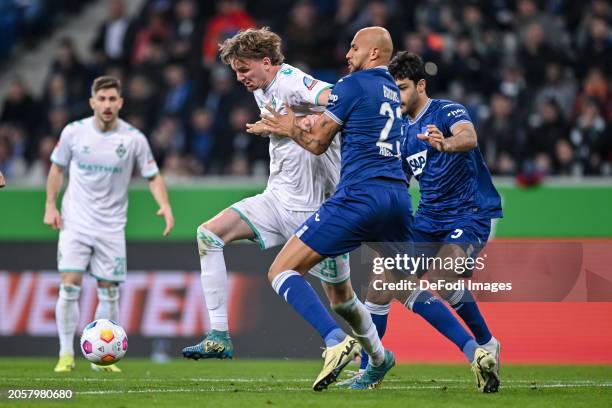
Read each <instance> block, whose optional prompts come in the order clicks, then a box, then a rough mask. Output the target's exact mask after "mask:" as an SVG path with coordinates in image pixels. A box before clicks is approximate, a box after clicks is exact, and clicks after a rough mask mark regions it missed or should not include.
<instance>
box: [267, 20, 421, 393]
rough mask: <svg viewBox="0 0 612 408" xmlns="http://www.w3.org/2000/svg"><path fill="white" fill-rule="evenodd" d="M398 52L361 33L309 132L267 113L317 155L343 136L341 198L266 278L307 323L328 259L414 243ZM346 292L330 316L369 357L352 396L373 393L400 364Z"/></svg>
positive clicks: (270, 121) (271, 123)
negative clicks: (394, 67) (395, 62)
mask: <svg viewBox="0 0 612 408" xmlns="http://www.w3.org/2000/svg"><path fill="white" fill-rule="evenodd" d="M392 52H393V44H392V42H391V37H390V35H389V33H388V32H387V30H385V29H384V28H381V27H368V28H364V29H362V30H360V31H359V32H358V33H357V34H356V35H355V37H354V38H353V41H352V42H351V47H350V50H349V51H348V53H347V56H346V58H347V61H348V66H349V70H350V72H351V73H350V74H349V75H347V76H345V77H344V78H342V79H341V80H340V81H339V82H338V83H337V84H336V85H335V86H334V88H333V90H332V93H331V95H330V96H329V102H328V105H327V109H326V111H325V112H324V113H323V115H321V117H320V118H319V119H318V120H317V121H316V122H315V123H314V125H313V127H312V129H311V130H310V131H309V132H307V131H305V130H302V129H300V128H299V127H298V126H297V124H296V120H295V115H294V113H293V111H292V109H291V108H290V107H289V106H288V105H287V104H286V106H285V109H286V111H287V115H281V114H279V113H277V112H276V111H275V110H274V109H272V108H271V107H269V110H270V113H271V114H272V116H264V117H263V118H262V120H261V123H262V124H263V127H264V128H265V129H264V131H266V132H270V133H274V134H276V135H281V136H286V137H290V138H291V139H293V140H294V141H295V142H296V143H298V144H299V145H300V146H302V147H304V148H305V149H306V150H308V151H310V152H312V153H313V154H317V155H320V154H322V153H323V152H325V151H326V149H327V148H328V147H329V145H330V144H331V142H332V140H333V138H334V136H335V135H336V134H337V133H338V132H339V131H340V130H342V146H341V156H342V159H341V160H342V163H341V171H340V181H339V183H338V186H337V188H336V192H335V193H334V195H333V196H332V197H330V198H329V199H328V200H327V201H325V202H324V203H323V205H322V206H321V207H320V208H319V210H318V211H317V212H316V213H315V214H314V215H313V216H312V217H310V218H309V219H308V220H307V221H306V222H304V224H303V225H302V226H301V227H300V228H298V230H297V231H296V233H295V235H294V236H293V237H292V238H291V239H290V240H289V241H288V242H287V244H286V245H285V247H284V248H283V249H282V250H281V252H280V253H279V254H278V256H277V257H276V259H275V260H274V262H273V264H272V266H271V267H270V270H269V272H268V277H269V279H270V281H271V282H272V286H273V288H274V289H275V290H276V292H277V293H278V294H279V295H280V296H282V297H283V298H284V299H285V300H286V301H287V302H288V303H289V304H291V306H293V307H294V308H295V309H297V310H298V311H300V314H301V315H302V316H305V318H306V319H307V320H309V321H310V320H311V319H312V320H316V319H318V316H317V313H318V312H317V311H316V309H317V308H316V306H315V301H316V300H317V295H316V293H315V292H314V291H313V290H312V288H310V286H309V285H308V284H307V283H306V281H305V280H304V278H303V277H302V275H303V274H304V273H306V272H307V271H308V270H309V269H310V268H311V267H312V266H314V265H315V264H317V263H318V262H320V261H321V260H323V259H324V258H327V257H334V256H337V255H340V254H345V253H348V252H350V251H352V250H353V249H355V248H357V247H359V246H360V245H361V243H362V242H381V243H382V242H405V241H408V240H409V239H410V229H411V226H412V213H411V203H410V195H409V193H408V189H407V185H406V177H405V175H404V173H403V170H402V164H401V160H400V155H399V148H400V133H401V111H400V99H399V90H398V89H397V86H396V85H395V82H394V81H393V77H392V76H391V75H390V74H389V72H388V70H387V64H388V63H389V60H390V58H391V54H392ZM259 126H261V124H260V125H259ZM381 250H383V249H381ZM345 288H346V290H345V291H344V293H343V296H340V297H339V298H337V299H332V308H333V309H334V311H336V312H337V313H338V314H339V315H340V316H342V317H343V318H344V319H345V320H346V321H347V322H348V323H349V325H350V326H351V328H352V329H353V332H354V333H355V335H356V336H355V337H356V338H357V339H358V340H359V342H360V343H361V344H362V346H363V348H364V349H365V350H366V352H367V354H368V355H369V357H370V364H369V365H368V367H367V368H366V370H365V372H364V375H363V376H362V377H361V379H360V381H357V382H355V383H354V384H353V386H352V388H353V389H367V388H373V387H376V386H377V385H378V384H380V382H381V381H382V379H383V377H384V376H385V374H386V373H387V372H388V371H389V370H390V369H391V368H392V367H393V366H394V365H395V358H394V356H393V354H392V353H391V352H390V351H388V350H385V349H384V348H383V346H382V343H381V342H380V339H379V338H378V334H377V332H376V327H375V325H374V324H373V322H372V318H371V316H370V314H369V313H368V311H367V309H366V308H365V306H364V305H363V303H361V302H360V301H359V299H357V297H356V295H355V292H354V291H353V289H352V287H351V285H350V281H349V282H347V283H346V284H345ZM326 361H327V358H326ZM342 368H343V367H339V368H338V370H336V371H335V372H334V373H333V376H330V377H329V379H330V381H329V382H332V381H335V380H336V378H337V376H338V375H339V373H340V370H341V369H342Z"/></svg>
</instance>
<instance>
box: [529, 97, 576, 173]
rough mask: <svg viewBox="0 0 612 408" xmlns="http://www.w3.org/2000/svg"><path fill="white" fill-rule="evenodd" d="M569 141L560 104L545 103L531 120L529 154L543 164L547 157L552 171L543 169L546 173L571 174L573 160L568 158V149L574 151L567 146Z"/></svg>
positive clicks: (551, 100)
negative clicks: (559, 172) (557, 171)
mask: <svg viewBox="0 0 612 408" xmlns="http://www.w3.org/2000/svg"><path fill="white" fill-rule="evenodd" d="M568 139H569V127H568V124H567V122H566V121H565V120H564V119H563V114H562V113H561V108H560V107H559V104H558V103H557V102H556V101H555V100H554V99H549V100H547V101H545V102H544V103H543V104H542V106H541V108H540V110H539V112H538V113H537V114H535V115H533V117H532V118H531V128H530V129H529V131H528V137H527V144H528V153H527V154H528V155H529V156H532V155H535V156H536V161H539V162H542V163H543V162H544V161H545V160H544V159H543V157H546V162H548V163H552V167H551V169H541V170H543V172H544V173H547V172H548V170H552V171H555V170H563V171H564V172H565V174H570V173H572V172H573V171H572V170H571V169H570V167H571V165H572V164H573V163H572V161H573V160H570V159H571V158H568V157H567V156H568V154H569V152H568V149H569V150H573V149H572V147H571V145H569V146H566V144H567V143H566V142H567V141H568ZM572 154H573V151H572ZM572 157H573V156H572Z"/></svg>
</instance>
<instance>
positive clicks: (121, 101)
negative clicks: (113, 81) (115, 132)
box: [119, 96, 123, 110]
mask: <svg viewBox="0 0 612 408" xmlns="http://www.w3.org/2000/svg"><path fill="white" fill-rule="evenodd" d="M121 108H123V97H122V96H120V97H119V110H121Z"/></svg>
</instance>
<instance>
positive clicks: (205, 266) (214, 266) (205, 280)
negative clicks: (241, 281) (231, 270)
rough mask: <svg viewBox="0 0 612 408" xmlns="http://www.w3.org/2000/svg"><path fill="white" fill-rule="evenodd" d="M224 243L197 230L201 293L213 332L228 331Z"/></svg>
mask: <svg viewBox="0 0 612 408" xmlns="http://www.w3.org/2000/svg"><path fill="white" fill-rule="evenodd" d="M224 246H225V243H224V242H223V240H222V239H221V238H219V237H218V236H217V235H215V234H214V233H213V232H211V231H209V230H207V229H206V228H204V227H202V226H200V227H199V228H198V250H199V253H200V267H201V269H202V273H201V275H200V279H201V281H202V291H203V292H204V299H205V300H206V307H207V308H208V318H209V320H210V327H211V328H212V329H213V330H219V331H228V329H229V323H228V317H227V291H228V286H227V268H226V267H225V258H224V256H223V247H224Z"/></svg>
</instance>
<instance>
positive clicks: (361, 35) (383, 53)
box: [346, 27, 393, 72]
mask: <svg viewBox="0 0 612 408" xmlns="http://www.w3.org/2000/svg"><path fill="white" fill-rule="evenodd" d="M392 54H393V41H392V40H391V35H390V34H389V31H387V30H386V29H385V28H383V27H366V28H362V29H361V30H359V31H357V34H355V37H354V38H353V41H352V43H351V49H350V50H349V52H348V53H347V55H346V59H347V60H348V64H349V70H350V71H351V72H353V71H359V70H362V69H368V68H373V67H376V66H380V65H388V64H389V61H390V60H391V55H392Z"/></svg>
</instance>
